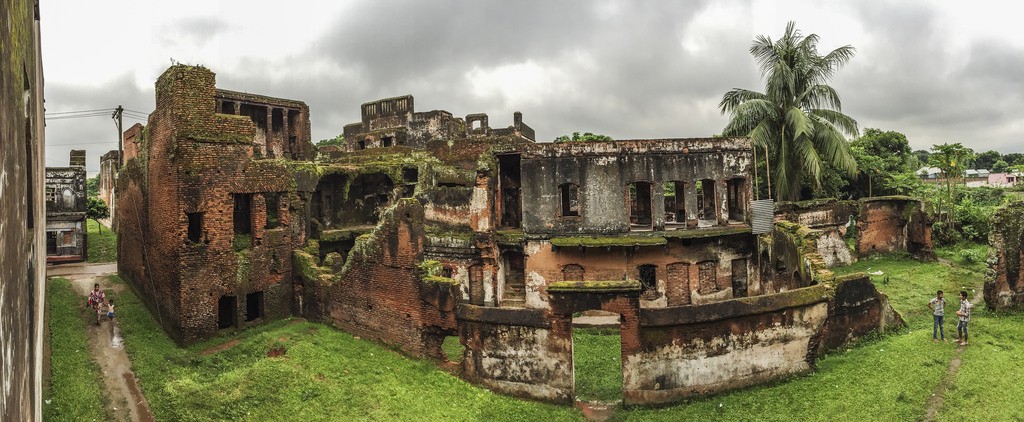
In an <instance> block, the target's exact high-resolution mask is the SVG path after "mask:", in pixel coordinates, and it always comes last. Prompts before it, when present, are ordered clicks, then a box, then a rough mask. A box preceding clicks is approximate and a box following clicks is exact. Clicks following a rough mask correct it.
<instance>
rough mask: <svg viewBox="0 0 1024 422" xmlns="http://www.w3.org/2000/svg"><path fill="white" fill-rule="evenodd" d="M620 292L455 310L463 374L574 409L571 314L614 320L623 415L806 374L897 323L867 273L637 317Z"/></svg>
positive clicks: (633, 302) (593, 286) (599, 288)
mask: <svg viewBox="0 0 1024 422" xmlns="http://www.w3.org/2000/svg"><path fill="white" fill-rule="evenodd" d="M627 283H628V282H575V283H560V284H559V285H556V286H555V287H553V288H552V296H551V297H552V299H551V310H550V312H544V311H543V310H539V309H521V308H519V309H508V308H490V307H481V306H473V305H460V306H459V309H458V324H459V335H460V337H461V338H462V342H463V344H464V345H465V346H466V351H465V358H464V360H463V363H462V369H463V376H464V377H465V378H466V379H468V380H470V381H472V382H476V383H479V384H481V385H484V386H486V387H488V388H490V389H492V390H495V391H499V392H502V393H506V394H512V395H515V396H520V397H528V398H533V399H538V400H544V401H552V402H556V403H571V402H572V400H573V398H574V397H575V380H574V377H575V374H574V373H573V365H574V364H573V358H574V357H573V351H572V314H573V313H575V312H580V311H583V310H588V309H601V310H605V311H611V312H615V313H617V314H619V315H620V316H621V319H620V321H621V322H620V330H621V338H622V349H621V353H622V377H623V387H622V390H623V391H622V392H623V398H624V402H625V403H626V404H627V405H657V404H666V403H672V402H678V401H681V400H684V399H687V398H692V397H698V396H703V395H707V394H713V393H717V392H722V391H727V390H731V389H736V388H741V387H745V386H749V385H755V384H759V383H764V382H768V381H772V380H777V379H782V378H785V377H788V376H792V375H795V374H800V373H803V372H807V371H809V370H811V369H813V368H814V364H815V361H816V360H817V358H818V356H820V355H821V354H822V353H824V352H825V351H826V350H830V349H834V348H837V347H841V346H843V345H845V344H847V343H848V342H850V341H853V340H856V339H857V338H860V337H862V336H863V335H865V334H867V333H869V332H871V331H873V330H878V329H886V328H888V327H892V326H899V325H903V321H902V319H901V318H900V316H899V314H897V313H896V312H895V311H893V310H892V308H891V307H890V306H889V303H888V299H887V298H886V297H885V295H883V294H881V293H879V292H878V291H877V290H876V289H875V287H874V285H873V284H872V283H871V281H870V279H868V277H867V276H866V275H864V274H855V275H852V276H849V277H844V278H841V279H838V280H835V281H833V282H827V283H821V284H816V285H813V286H810V287H804V288H799V289H794V290H788V291H784V292H781V293H774V294H768V295H763V296H755V297H747V298H737V299H730V300H725V301H721V302H716V303H709V304H704V305H692V306H676V307H669V308H643V309H641V308H640V307H639V296H638V293H639V285H637V286H636V288H635V290H630V289H629V288H626V287H624V286H625V285H626V284H627ZM561 284H565V285H566V286H568V287H566V286H562V285H561ZM574 286H579V287H574ZM605 286H610V288H608V287H605Z"/></svg>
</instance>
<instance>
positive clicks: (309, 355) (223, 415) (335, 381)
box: [114, 277, 580, 421]
mask: <svg viewBox="0 0 1024 422" xmlns="http://www.w3.org/2000/svg"><path fill="white" fill-rule="evenodd" d="M114 281H115V282H120V280H117V279H116V277H115V278H114ZM117 296H118V297H117V301H118V302H117V303H118V304H119V311H120V317H121V328H122V334H123V336H124V339H125V347H126V348H127V351H128V353H129V355H130V356H131V359H132V363H133V368H134V369H135V373H136V375H137V376H138V377H139V380H140V382H141V384H142V389H143V392H144V394H145V395H146V398H147V399H148V400H149V404H150V407H151V408H152V410H153V413H154V415H155V416H156V418H157V420H182V421H189V420H224V419H231V420H259V421H262V420H281V419H289V420H302V421H306V420H579V419H580V416H579V414H578V412H576V411H575V410H574V409H571V408H567V407H558V406H553V405H547V404H542V403H535V402H523V401H520V400H517V399H514V398H511V397H505V396H502V395H499V394H495V393H492V392H490V391H487V390H485V389H482V388H479V387H475V386H472V385H470V384H468V383H466V382H464V381H462V380H460V379H458V378H457V377H455V376H452V375H450V374H448V373H446V372H444V371H443V370H441V369H439V368H438V367H437V366H436V365H435V364H434V363H431V362H428V361H423V360H415V359H409V358H406V357H404V356H402V355H400V354H398V353H396V352H394V351H392V350H389V349H387V348H384V347H382V346H380V345H377V344H375V343H372V342H369V341H365V340H357V339H355V338H354V337H353V336H351V335H350V334H347V333H344V332H341V331H339V330H336V329H333V328H330V327H328V326H325V325H321V324H314V323H309V322H305V321H302V320H285V321H278V322H273V323H270V324H267V325H264V326H261V327H257V328H253V329H250V330H246V331H244V332H242V333H240V334H239V335H237V336H234V337H233V339H239V340H240V343H239V344H237V345H236V346H234V347H232V348H230V349H227V350H224V351H220V352H216V353H212V354H208V355H203V354H201V351H203V350H205V349H207V348H209V347H211V346H215V345H218V344H222V343H225V342H227V341H229V340H231V339H232V338H219V339H214V340H211V341H208V342H205V343H202V344H199V345H195V346H192V347H188V348H179V347H177V346H175V345H174V343H173V342H172V341H171V340H170V339H169V338H168V337H167V336H166V335H165V334H164V333H163V331H161V330H160V328H159V326H158V324H157V322H156V321H155V320H154V319H153V317H152V316H151V315H150V314H149V312H147V311H146V310H145V308H144V307H143V305H142V304H141V303H140V302H139V300H138V299H137V298H136V297H135V295H133V294H132V293H131V292H130V290H125V291H124V292H122V293H120V294H118V295H117ZM278 347H284V348H285V349H286V353H285V354H284V355H283V356H280V357H267V352H268V351H270V350H271V349H275V348H278Z"/></svg>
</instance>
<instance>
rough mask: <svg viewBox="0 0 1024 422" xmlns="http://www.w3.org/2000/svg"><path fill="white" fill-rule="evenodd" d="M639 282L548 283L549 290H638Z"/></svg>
mask: <svg viewBox="0 0 1024 422" xmlns="http://www.w3.org/2000/svg"><path fill="white" fill-rule="evenodd" d="M639 290H640V282H639V281H636V280H608V281H556V282H553V283H549V284H548V291H549V292H591V293H593V292H623V291H639Z"/></svg>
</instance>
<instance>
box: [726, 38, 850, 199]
mask: <svg viewBox="0 0 1024 422" xmlns="http://www.w3.org/2000/svg"><path fill="white" fill-rule="evenodd" d="M750 54H751V55H753V56H754V58H755V59H756V60H757V63H758V66H760V68H761V76H762V78H763V79H764V83H765V91H764V92H763V93H761V92H756V91H751V90H747V89H741V88H735V89H733V90H731V91H729V92H726V93H725V95H724V96H723V97H722V102H721V103H719V104H718V107H719V109H720V110H721V111H722V113H723V114H725V113H729V124H728V125H727V126H726V127H725V129H724V130H723V134H724V135H726V136H749V137H750V138H751V141H752V142H753V143H754V145H756V146H757V147H759V148H767V149H768V155H769V163H770V164H771V174H770V177H771V178H772V179H774V180H772V182H773V184H774V188H775V196H776V197H777V198H779V199H783V200H798V199H800V191H801V189H800V184H801V179H802V177H801V176H803V175H807V176H809V179H810V180H812V181H813V182H814V184H815V185H817V186H820V185H821V174H822V169H823V168H824V165H823V164H824V163H826V162H828V163H830V164H831V165H832V167H834V168H836V169H837V170H839V171H842V172H843V173H845V174H847V175H848V176H851V177H852V176H853V175H854V174H856V173H857V162H856V160H855V159H854V157H853V155H852V154H851V152H850V148H849V145H848V143H847V142H846V136H844V135H849V136H856V134H857V132H858V130H857V122H856V121H855V120H854V119H852V118H851V117H849V116H847V115H845V114H843V113H842V105H841V103H840V100H839V94H838V93H836V91H835V90H834V89H832V87H830V86H828V85H827V83H828V81H829V80H830V79H831V78H832V76H833V74H835V72H836V71H837V70H839V69H840V68H841V67H843V65H844V64H846V62H848V61H849V60H850V59H851V58H852V57H853V54H854V48H853V47H851V46H849V45H847V46H843V47H839V48H837V49H835V50H832V51H830V52H829V53H828V54H825V55H821V54H819V53H818V36H817V35H816V34H810V35H807V36H804V35H802V34H801V33H800V31H798V30H797V29H796V24H795V23H793V22H790V23H789V24H787V25H786V31H785V33H784V34H783V35H782V37H781V38H779V39H778V40H774V41H773V40H772V39H771V38H769V37H767V36H765V35H759V36H758V37H757V38H755V39H754V44H753V45H752V46H751V47H750Z"/></svg>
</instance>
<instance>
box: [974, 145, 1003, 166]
mask: <svg viewBox="0 0 1024 422" xmlns="http://www.w3.org/2000/svg"><path fill="white" fill-rule="evenodd" d="M1001 158H1003V155H1002V154H1000V153H999V151H994V150H988V151H985V152H982V153H979V154H978V156H977V157H975V158H974V168H976V169H985V170H988V169H991V168H992V165H994V164H995V163H996V161H999V160H1000V159H1001Z"/></svg>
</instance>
